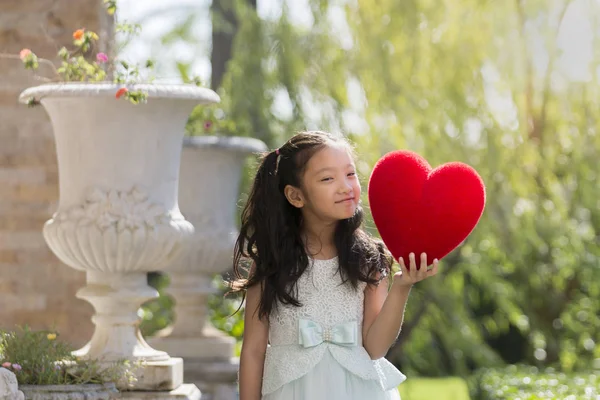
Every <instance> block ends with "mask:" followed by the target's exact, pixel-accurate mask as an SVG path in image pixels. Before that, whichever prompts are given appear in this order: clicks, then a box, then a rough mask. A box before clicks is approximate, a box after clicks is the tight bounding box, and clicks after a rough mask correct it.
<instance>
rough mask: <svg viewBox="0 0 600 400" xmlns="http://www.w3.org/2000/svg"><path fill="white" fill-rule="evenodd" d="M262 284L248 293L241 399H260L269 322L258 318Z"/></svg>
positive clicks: (241, 367) (242, 357) (250, 289)
mask: <svg viewBox="0 0 600 400" xmlns="http://www.w3.org/2000/svg"><path fill="white" fill-rule="evenodd" d="M261 286H262V285H260V284H258V285H254V286H252V287H251V288H249V289H248V292H247V293H246V309H245V312H244V314H245V315H244V340H243V343H242V353H241V355H240V377H239V379H240V400H260V398H261V388H262V378H263V368H264V363H265V353H266V351H267V342H268V338H269V323H268V321H266V320H264V319H262V320H261V319H259V318H258V305H259V302H260V296H261V292H262V288H261Z"/></svg>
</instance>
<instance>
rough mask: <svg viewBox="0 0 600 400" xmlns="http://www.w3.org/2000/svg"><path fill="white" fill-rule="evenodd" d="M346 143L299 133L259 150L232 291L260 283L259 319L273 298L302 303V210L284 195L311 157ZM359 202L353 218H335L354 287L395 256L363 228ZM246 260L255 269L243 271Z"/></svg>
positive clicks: (374, 277) (344, 267)
mask: <svg viewBox="0 0 600 400" xmlns="http://www.w3.org/2000/svg"><path fill="white" fill-rule="evenodd" d="M333 143H344V144H345V145H347V146H348V148H349V150H350V144H349V143H348V142H347V141H346V140H345V139H344V138H343V137H337V136H333V135H331V134H329V133H325V132H300V133H298V134H296V135H295V136H293V137H292V138H291V139H290V140H288V141H287V142H286V143H285V144H284V145H283V146H281V147H280V148H279V149H278V150H276V151H271V152H269V153H266V154H264V155H263V158H262V161H261V163H260V166H259V168H258V171H257V173H256V177H255V179H254V184H253V186H252V190H251V192H250V196H249V198H248V201H247V203H246V205H245V207H244V209H243V212H242V221H241V222H242V224H241V228H240V233H239V236H238V238H237V241H236V244H235V250H234V260H233V261H234V264H233V271H234V277H235V278H234V280H233V281H232V282H231V283H230V286H231V288H232V291H234V292H236V291H244V292H245V290H246V289H248V288H250V287H252V286H254V285H258V284H260V285H261V288H262V292H261V293H262V294H261V299H260V304H259V309H258V312H259V318H261V319H262V318H263V317H266V318H268V317H269V314H270V313H271V310H273V307H276V305H277V302H281V303H283V304H292V305H294V306H300V305H301V303H300V301H299V300H298V298H297V294H296V292H297V291H296V282H297V280H298V278H299V277H300V276H301V275H302V274H303V273H304V271H305V270H306V268H307V267H308V264H309V256H308V254H307V252H306V248H305V245H304V241H303V240H302V212H301V210H300V209H298V208H296V207H294V206H292V205H291V204H290V203H289V202H288V200H287V198H286V197H285V195H284V189H285V187H286V186H287V185H291V186H294V187H297V188H302V177H303V175H304V172H305V169H306V165H307V163H308V161H309V160H310V158H311V157H312V156H313V155H314V154H315V153H316V152H317V151H319V150H321V149H323V148H324V147H326V146H327V145H328V144H333ZM362 221H363V210H362V208H361V206H360V205H359V206H358V207H357V210H356V212H355V213H354V215H353V216H352V217H351V218H348V219H344V220H341V221H339V222H338V224H337V226H336V229H335V234H334V243H335V246H336V249H337V253H338V262H339V273H340V276H341V277H342V279H343V281H344V282H347V281H350V282H351V284H352V285H353V286H354V288H357V286H358V282H359V281H363V282H367V283H369V284H375V285H377V284H379V282H380V281H381V280H382V278H383V277H385V276H387V275H388V274H389V272H390V269H391V266H392V263H393V258H392V256H391V255H390V253H389V252H388V251H387V249H386V248H385V246H384V245H383V243H382V242H381V241H378V240H375V238H373V237H371V236H370V235H368V234H367V233H366V232H365V231H363V230H362V229H361V225H362ZM248 264H254V268H253V272H252V273H251V274H250V275H249V276H248V275H247V272H246V274H242V271H244V270H247V269H248V268H247V267H248Z"/></svg>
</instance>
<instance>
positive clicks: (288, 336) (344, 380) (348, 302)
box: [262, 258, 406, 400]
mask: <svg viewBox="0 0 600 400" xmlns="http://www.w3.org/2000/svg"><path fill="white" fill-rule="evenodd" d="M337 268H338V260H337V258H334V259H331V260H313V261H311V264H309V266H308V268H307V269H306V272H305V273H304V274H303V275H302V277H301V278H300V279H299V280H298V299H299V301H300V302H301V303H302V307H294V306H288V305H281V304H279V305H278V307H277V308H276V309H274V310H273V312H272V313H271V317H270V327H269V343H270V344H269V346H268V348H267V354H266V358H265V368H264V373H263V385H262V395H263V396H262V398H263V400H321V399H322V400H359V399H360V400H363V399H365V400H380V399H381V400H384V399H385V400H388V399H394V400H399V399H400V395H399V394H398V391H397V389H396V387H397V386H398V385H399V384H400V383H402V382H403V381H404V380H405V379H406V377H405V376H404V375H403V374H402V373H401V372H400V371H398V370H397V369H396V368H395V367H394V366H393V365H392V364H391V363H390V362H388V361H387V360H386V359H385V358H380V359H378V360H371V357H370V356H369V354H368V353H367V351H366V350H365V348H364V347H363V346H362V320H363V307H364V289H365V287H366V283H364V282H361V283H360V284H359V287H358V290H355V289H354V288H353V287H352V285H351V284H350V283H349V282H348V283H346V284H341V279H340V276H339V274H338V273H337Z"/></svg>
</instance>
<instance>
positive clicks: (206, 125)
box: [204, 121, 213, 131]
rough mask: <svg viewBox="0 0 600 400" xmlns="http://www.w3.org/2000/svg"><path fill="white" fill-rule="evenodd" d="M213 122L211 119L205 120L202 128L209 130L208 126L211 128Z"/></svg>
mask: <svg viewBox="0 0 600 400" xmlns="http://www.w3.org/2000/svg"><path fill="white" fill-rule="evenodd" d="M212 125H213V123H212V122H211V121H205V122H204V130H205V131H208V130H210V128H212Z"/></svg>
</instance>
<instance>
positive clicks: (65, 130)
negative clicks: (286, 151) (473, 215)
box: [20, 83, 219, 390]
mask: <svg viewBox="0 0 600 400" xmlns="http://www.w3.org/2000/svg"><path fill="white" fill-rule="evenodd" d="M117 89H118V86H116V85H113V84H91V83H90V84H70V83H69V84H53V85H42V86H37V87H33V88H29V89H27V90H25V91H24V92H23V93H22V94H21V97H20V100H21V101H22V102H24V103H26V102H28V100H29V99H31V98H34V99H37V100H39V101H41V104H42V105H43V106H44V108H45V109H46V111H47V112H48V115H49V116H50V119H51V121H52V126H53V131H54V135H55V139H56V152H57V155H58V170H59V187H60V203H59V205H58V210H57V211H56V213H55V214H54V215H53V217H52V219H50V220H49V221H48V222H47V223H46V224H45V226H44V238H45V239H46V242H47V243H48V246H49V247H50V249H51V250H52V251H53V252H54V253H55V254H56V256H57V257H58V258H59V259H60V260H61V261H63V262H64V263H65V264H67V265H68V266H70V267H72V268H75V269H79V270H83V271H86V272H87V286H86V287H84V288H82V289H81V290H80V291H79V292H78V293H77V296H78V297H80V298H83V299H85V300H87V301H88V302H90V303H91V304H92V305H93V306H94V308H95V311H96V312H95V315H94V317H93V321H94V323H95V325H96V330H95V332H94V335H93V337H92V339H91V341H90V342H89V343H88V345H86V346H85V347H84V348H83V349H81V350H80V351H78V352H77V355H79V356H82V357H92V358H97V359H101V360H106V361H114V360H118V359H123V358H127V359H130V360H133V361H145V362H146V363H145V365H146V366H148V365H154V366H155V367H157V368H156V369H155V371H150V370H148V369H145V370H144V372H143V374H142V375H141V376H140V377H139V381H138V384H137V386H136V387H137V388H140V389H141V388H144V389H145V388H148V389H156V387H155V386H153V385H154V384H153V383H152V382H160V385H161V386H160V389H163V390H166V389H173V388H175V387H177V386H179V384H181V383H182V380H183V377H182V374H183V370H182V368H183V367H182V363H181V360H179V361H177V360H176V359H175V360H174V359H170V357H169V355H168V354H167V353H165V352H162V351H157V350H154V349H153V348H151V347H150V346H149V345H148V344H147V343H146V342H145V341H144V339H143V338H142V337H141V335H140V332H139V329H138V324H139V318H138V315H137V311H138V309H139V307H140V305H141V304H142V303H144V302H145V301H147V300H150V299H152V298H154V297H156V296H158V293H157V292H156V290H154V289H153V288H151V287H149V286H148V284H147V278H146V274H147V272H148V271H157V270H162V269H164V268H165V267H167V266H168V265H169V264H170V263H171V262H172V261H173V260H175V259H176V258H177V257H178V256H180V255H181V254H182V251H183V248H184V245H185V244H186V241H187V239H188V238H189V237H190V236H191V235H192V233H193V227H192V225H191V224H190V223H189V222H187V221H186V220H185V219H184V218H183V216H182V215H181V213H180V211H179V206H178V204H177V196H178V194H177V188H178V181H179V168H180V157H181V148H182V139H183V134H184V127H185V124H186V122H187V119H188V116H189V114H190V113H191V111H192V109H193V108H194V107H195V106H196V105H198V104H202V103H211V102H217V101H219V97H218V96H217V95H216V93H214V92H213V91H211V90H209V89H205V88H199V87H196V86H193V85H136V86H133V87H130V90H136V89H141V90H145V91H147V92H148V95H149V97H148V103H147V104H141V105H133V104H131V103H129V102H128V101H127V100H125V99H120V100H117V99H115V93H116V91H117Z"/></svg>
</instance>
